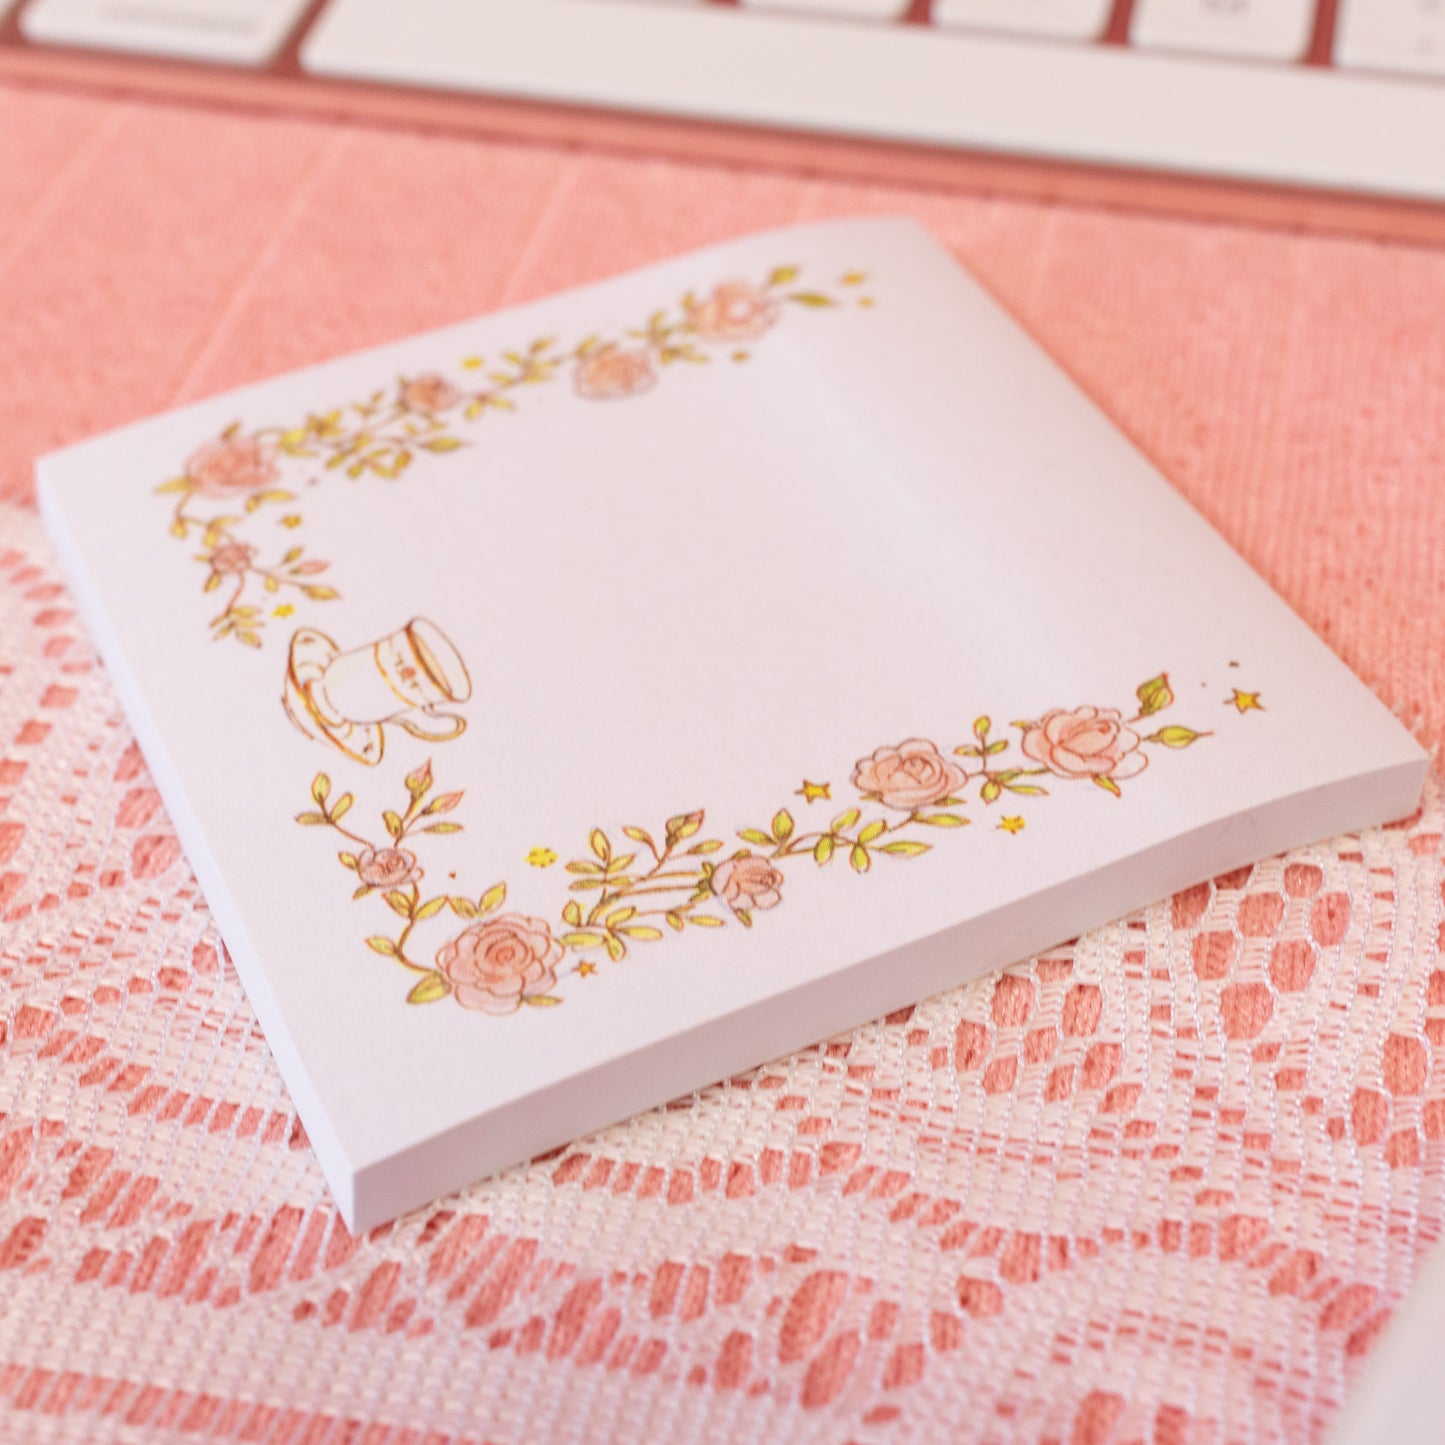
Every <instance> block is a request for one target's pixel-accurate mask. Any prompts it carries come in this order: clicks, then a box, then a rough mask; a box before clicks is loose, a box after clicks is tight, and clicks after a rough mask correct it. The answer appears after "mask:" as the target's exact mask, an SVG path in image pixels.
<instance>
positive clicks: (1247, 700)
mask: <svg viewBox="0 0 1445 1445" xmlns="http://www.w3.org/2000/svg"><path fill="white" fill-rule="evenodd" d="M1231 703H1233V704H1234V706H1235V707H1236V708H1237V709H1238V710H1239V711H1240V712H1250V711H1254V712H1265V711H1266V708H1265V705H1264V704H1263V703H1262V702H1261V701H1260V700H1259V694H1258V693H1257V692H1241V691H1240V690H1239V689H1238V688H1235V689H1234V692H1233V695H1232V696H1230V697H1227V698H1225V699H1224V705H1225V707H1228V706H1229V705H1230V704H1231Z"/></svg>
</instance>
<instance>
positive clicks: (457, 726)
mask: <svg viewBox="0 0 1445 1445" xmlns="http://www.w3.org/2000/svg"><path fill="white" fill-rule="evenodd" d="M314 690H316V691H319V692H320V693H321V694H322V695H323V696H324V698H325V700H326V702H327V703H329V704H330V707H331V710H332V711H333V712H334V713H335V714H336V715H337V716H338V717H343V718H345V719H346V720H347V721H348V722H353V723H362V724H366V723H396V724H398V726H400V727H404V728H405V729H406V730H407V732H409V733H413V734H415V736H417V737H419V738H425V739H426V740H427V741H428V742H445V741H447V739H448V738H454V737H457V736H458V735H459V734H461V733H462V732H464V731H465V729H466V726H467V723H466V719H465V718H462V717H458V716H457V715H456V714H455V713H449V712H443V711H442V710H441V709H442V705H443V704H444V703H457V702H465V701H466V700H467V699H468V698H469V697H470V696H471V695H472V680H471V678H470V677H468V676H467V669H466V664H465V663H463V662H462V659H461V655H460V654H459V653H458V652H457V650H456V648H455V647H453V646H452V644H451V642H450V641H448V639H447V636H446V634H445V633H444V632H443V631H442V630H441V628H439V627H437V626H436V625H435V624H434V623H431V622H428V621H427V620H426V619H425V618H424V617H414V618H412V620H411V621H410V622H408V623H407V624H406V626H405V627H403V628H400V629H399V630H398V631H396V632H393V633H392V634H391V636H390V637H383V638H382V639H381V641H380V642H374V643H372V644H371V646H370V647H359V648H356V649H355V650H354V651H352V652H343V653H340V654H338V655H337V656H336V657H333V658H332V659H331V661H330V662H329V663H327V665H326V670H325V671H324V672H323V673H322V674H321V676H320V677H319V678H318V679H317V681H316V684H315V689H314Z"/></svg>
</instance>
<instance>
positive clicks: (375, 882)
mask: <svg viewBox="0 0 1445 1445" xmlns="http://www.w3.org/2000/svg"><path fill="white" fill-rule="evenodd" d="M356 872H357V876H358V877H359V878H360V879H361V881H362V882H363V883H366V884H369V885H370V886H371V887H372V888H405V887H406V885H407V884H408V883H415V882H416V880H417V879H418V878H420V877H421V869H420V868H418V867H417V865H416V855H415V854H414V853H409V852H407V850H406V849H405V848H363V849H362V850H361V852H360V853H358V854H357V855H356Z"/></svg>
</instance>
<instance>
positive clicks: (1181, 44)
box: [1129, 0, 1314, 60]
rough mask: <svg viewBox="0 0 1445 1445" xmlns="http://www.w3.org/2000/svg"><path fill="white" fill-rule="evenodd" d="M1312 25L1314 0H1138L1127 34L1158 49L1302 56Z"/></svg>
mask: <svg viewBox="0 0 1445 1445" xmlns="http://www.w3.org/2000/svg"><path fill="white" fill-rule="evenodd" d="M1313 25H1314V5H1313V3H1312V0H1139V3H1138V4H1137V6H1136V7H1135V10H1134V19H1133V22H1132V24H1131V25H1130V27H1129V38H1130V40H1132V41H1133V42H1134V44H1135V45H1138V46H1142V47H1146V48H1153V49H1158V50H1191V51H1197V52H1200V53H1203V54H1212V55H1242V56H1248V57H1250V58H1251V59H1255V60H1298V59H1299V58H1300V57H1301V56H1302V55H1303V54H1304V53H1305V50H1306V48H1307V47H1308V46H1309V43H1310V31H1311V29H1312V27H1313Z"/></svg>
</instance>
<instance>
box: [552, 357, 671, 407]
mask: <svg viewBox="0 0 1445 1445" xmlns="http://www.w3.org/2000/svg"><path fill="white" fill-rule="evenodd" d="M656 381H657V372H656V371H654V370H653V366H652V357H651V355H650V354H649V353H648V352H646V351H640V350H639V351H627V350H624V349H623V348H622V347H620V346H607V347H603V348H602V349H601V350H600V351H593V352H590V353H589V354H588V355H586V356H584V357H583V358H582V359H581V360H580V361H579V362H578V363H577V367H576V369H575V370H574V371H573V373H572V382H573V385H574V386H576V388H577V393H578V395H579V396H586V397H591V398H593V399H594V400H605V399H607V398H608V397H614V396H636V395H637V393H638V392H640V391H646V390H647V389H648V388H649V387H651V386H652V385H654V384H655V383H656Z"/></svg>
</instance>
